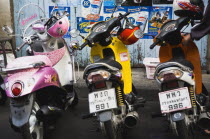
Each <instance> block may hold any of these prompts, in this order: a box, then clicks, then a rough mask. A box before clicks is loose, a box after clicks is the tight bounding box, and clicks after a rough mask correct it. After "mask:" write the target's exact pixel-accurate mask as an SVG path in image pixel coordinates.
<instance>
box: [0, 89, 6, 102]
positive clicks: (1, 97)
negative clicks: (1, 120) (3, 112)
mask: <svg viewBox="0 0 210 139" xmlns="http://www.w3.org/2000/svg"><path fill="white" fill-rule="evenodd" d="M6 101H7V95H6V92H5V91H4V90H3V89H2V88H0V105H4V104H5V103H6Z"/></svg>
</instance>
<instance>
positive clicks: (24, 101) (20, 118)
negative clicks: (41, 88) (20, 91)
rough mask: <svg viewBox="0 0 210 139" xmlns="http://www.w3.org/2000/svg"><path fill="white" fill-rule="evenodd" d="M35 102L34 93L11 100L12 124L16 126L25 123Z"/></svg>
mask: <svg viewBox="0 0 210 139" xmlns="http://www.w3.org/2000/svg"><path fill="white" fill-rule="evenodd" d="M33 104H34V94H30V95H26V96H24V97H21V98H18V99H11V100H10V112H11V114H10V118H11V122H12V123H11V124H13V125H14V126H15V127H21V126H23V125H25V124H26V123H27V122H28V120H29V117H30V114H31V110H32V107H33Z"/></svg>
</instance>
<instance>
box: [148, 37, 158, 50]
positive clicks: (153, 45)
mask: <svg viewBox="0 0 210 139" xmlns="http://www.w3.org/2000/svg"><path fill="white" fill-rule="evenodd" d="M159 43H160V40H158V39H156V42H154V43H153V44H152V45H150V47H149V48H150V49H153V48H154V47H155V46H156V45H157V44H159Z"/></svg>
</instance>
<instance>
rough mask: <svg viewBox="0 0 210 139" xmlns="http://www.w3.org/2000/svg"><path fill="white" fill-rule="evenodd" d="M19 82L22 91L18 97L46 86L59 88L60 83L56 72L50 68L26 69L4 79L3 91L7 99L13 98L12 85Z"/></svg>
mask: <svg viewBox="0 0 210 139" xmlns="http://www.w3.org/2000/svg"><path fill="white" fill-rule="evenodd" d="M15 82H20V83H22V85H23V91H22V92H21V94H20V96H18V97H21V96H24V95H27V94H30V93H32V92H34V91H37V90H39V89H41V88H44V87H47V86H57V87H60V81H59V78H58V74H57V72H56V70H55V69H54V68H52V67H42V68H40V69H27V70H24V71H17V72H16V73H14V74H11V75H10V76H9V77H6V78H5V82H4V83H5V90H6V93H7V96H8V97H14V96H13V94H12V85H13V84H14V83H15Z"/></svg>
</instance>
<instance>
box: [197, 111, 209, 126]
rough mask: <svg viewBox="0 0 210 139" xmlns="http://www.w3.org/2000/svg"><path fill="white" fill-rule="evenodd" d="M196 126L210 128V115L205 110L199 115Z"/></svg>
mask: <svg viewBox="0 0 210 139" xmlns="http://www.w3.org/2000/svg"><path fill="white" fill-rule="evenodd" d="M198 126H199V127H200V128H202V129H210V115H209V114H207V113H206V112H205V113H202V114H201V115H200V116H199V120H198Z"/></svg>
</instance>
